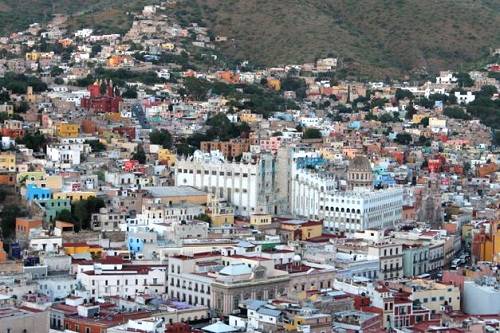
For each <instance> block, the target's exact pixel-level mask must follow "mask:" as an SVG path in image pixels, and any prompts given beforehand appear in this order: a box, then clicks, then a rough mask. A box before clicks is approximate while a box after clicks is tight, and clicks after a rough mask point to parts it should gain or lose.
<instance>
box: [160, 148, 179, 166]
mask: <svg viewBox="0 0 500 333" xmlns="http://www.w3.org/2000/svg"><path fill="white" fill-rule="evenodd" d="M176 160H177V158H176V156H175V154H174V153H172V152H171V151H170V150H169V149H164V148H161V149H159V150H158V161H160V162H161V163H162V164H166V165H168V166H172V165H174V164H175V162H176Z"/></svg>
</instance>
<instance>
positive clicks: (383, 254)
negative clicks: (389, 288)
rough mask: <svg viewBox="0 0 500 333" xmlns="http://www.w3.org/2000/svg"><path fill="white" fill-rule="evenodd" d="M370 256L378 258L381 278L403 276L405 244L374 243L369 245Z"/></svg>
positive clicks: (387, 278)
mask: <svg viewBox="0 0 500 333" xmlns="http://www.w3.org/2000/svg"><path fill="white" fill-rule="evenodd" d="M368 258H373V259H378V261H379V264H380V267H379V276H378V278H379V279H380V280H389V279H398V278H402V277H403V245H402V244H395V243H391V242H379V243H374V244H372V245H370V246H369V247H368Z"/></svg>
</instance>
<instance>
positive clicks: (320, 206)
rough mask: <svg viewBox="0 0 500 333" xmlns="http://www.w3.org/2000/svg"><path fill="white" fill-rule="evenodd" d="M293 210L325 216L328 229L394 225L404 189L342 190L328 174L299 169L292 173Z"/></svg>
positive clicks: (317, 217) (377, 227)
mask: <svg viewBox="0 0 500 333" xmlns="http://www.w3.org/2000/svg"><path fill="white" fill-rule="evenodd" d="M292 177H293V178H292V184H291V197H290V200H291V202H290V207H291V213H292V214H293V215H296V216H301V217H305V218H309V219H316V220H323V221H324V227H325V229H326V231H331V232H334V231H347V232H356V231H362V230H366V229H385V228H391V227H393V226H394V225H395V224H397V223H398V222H399V221H400V220H401V214H402V207H403V190H402V189H400V188H388V189H383V190H377V191H375V190H369V189H356V190H352V191H339V190H336V189H335V179H333V178H332V176H331V175H328V174H320V173H317V172H311V171H308V170H306V169H299V170H296V171H295V172H294V173H293V175H292Z"/></svg>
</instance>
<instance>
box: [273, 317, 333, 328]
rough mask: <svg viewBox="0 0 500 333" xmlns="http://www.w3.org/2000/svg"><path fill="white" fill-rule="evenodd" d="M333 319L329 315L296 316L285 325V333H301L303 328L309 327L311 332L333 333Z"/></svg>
mask: <svg viewBox="0 0 500 333" xmlns="http://www.w3.org/2000/svg"><path fill="white" fill-rule="evenodd" d="M331 325H332V317H331V315H329V314H324V313H320V314H314V313H311V314H303V315H302V314H296V315H294V316H293V319H292V320H290V321H288V322H287V323H285V324H284V325H283V328H284V329H285V332H290V331H291V332H300V331H302V329H301V327H306V326H307V327H309V328H310V332H327V331H328V332H331Z"/></svg>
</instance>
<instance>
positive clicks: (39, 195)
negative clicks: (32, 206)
mask: <svg viewBox="0 0 500 333" xmlns="http://www.w3.org/2000/svg"><path fill="white" fill-rule="evenodd" d="M48 199H52V190H51V189H50V188H46V187H38V186H36V185H34V184H28V185H26V200H28V201H32V200H48Z"/></svg>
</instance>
